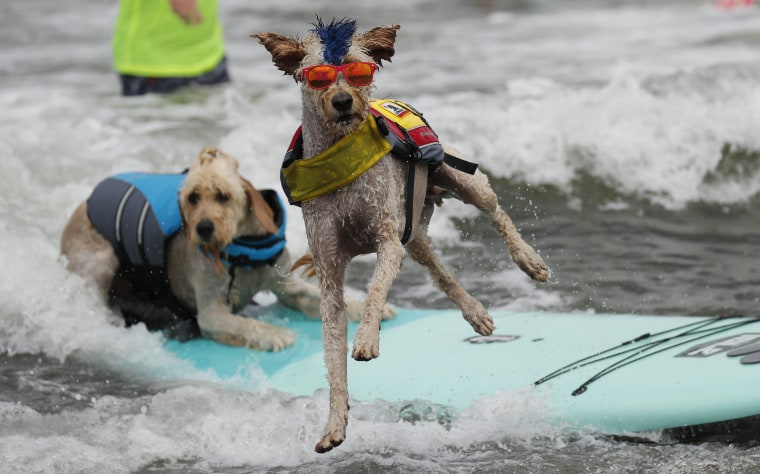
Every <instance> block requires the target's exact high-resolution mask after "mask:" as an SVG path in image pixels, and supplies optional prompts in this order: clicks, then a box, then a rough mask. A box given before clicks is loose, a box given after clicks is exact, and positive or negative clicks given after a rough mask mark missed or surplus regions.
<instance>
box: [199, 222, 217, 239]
mask: <svg viewBox="0 0 760 474" xmlns="http://www.w3.org/2000/svg"><path fill="white" fill-rule="evenodd" d="M195 232H196V233H197V234H198V237H200V238H201V240H204V241H207V240H209V239H210V238H211V236H212V235H214V223H213V222H211V221H210V220H208V219H203V220H202V221H200V222H198V224H197V225H196V226H195Z"/></svg>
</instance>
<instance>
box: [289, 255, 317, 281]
mask: <svg viewBox="0 0 760 474" xmlns="http://www.w3.org/2000/svg"><path fill="white" fill-rule="evenodd" d="M301 267H305V268H304V269H303V270H302V271H301V275H302V276H304V277H306V278H313V277H315V276H317V267H315V266H314V256H313V255H312V254H310V253H307V254H305V255H302V256H301V257H300V258H299V259H298V260H296V261H295V262H294V263H293V266H291V267H290V272H291V273H292V272H293V271H294V270H296V269H297V268H301Z"/></svg>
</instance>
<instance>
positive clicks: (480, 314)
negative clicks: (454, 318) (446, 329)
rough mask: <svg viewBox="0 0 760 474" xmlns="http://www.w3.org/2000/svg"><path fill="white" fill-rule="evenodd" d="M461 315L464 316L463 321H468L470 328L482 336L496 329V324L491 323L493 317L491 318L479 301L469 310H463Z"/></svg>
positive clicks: (488, 334)
mask: <svg viewBox="0 0 760 474" xmlns="http://www.w3.org/2000/svg"><path fill="white" fill-rule="evenodd" d="M462 316H464V319H465V321H467V322H468V323H470V326H472V329H474V330H475V332H476V333H478V334H480V335H482V336H490V335H491V334H493V330H494V329H496V326H494V324H493V318H491V315H490V314H488V311H486V309H485V308H484V307H483V305H482V304H480V303H477V305H476V307H474V308H472V309H470V310H467V311H464V310H463V311H462Z"/></svg>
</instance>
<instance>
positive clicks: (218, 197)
mask: <svg viewBox="0 0 760 474" xmlns="http://www.w3.org/2000/svg"><path fill="white" fill-rule="evenodd" d="M229 200H230V197H229V196H228V195H226V194H224V193H216V202H218V203H225V202H227V201H229Z"/></svg>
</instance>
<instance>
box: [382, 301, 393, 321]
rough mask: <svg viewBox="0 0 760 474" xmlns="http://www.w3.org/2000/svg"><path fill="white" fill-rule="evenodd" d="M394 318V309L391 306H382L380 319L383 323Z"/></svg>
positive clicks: (386, 304)
mask: <svg viewBox="0 0 760 474" xmlns="http://www.w3.org/2000/svg"><path fill="white" fill-rule="evenodd" d="M395 317H396V308H395V307H394V306H393V305H392V304H388V303H385V306H383V312H382V318H383V321H385V320H386V319H393V318H395Z"/></svg>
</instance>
